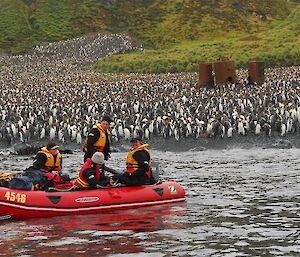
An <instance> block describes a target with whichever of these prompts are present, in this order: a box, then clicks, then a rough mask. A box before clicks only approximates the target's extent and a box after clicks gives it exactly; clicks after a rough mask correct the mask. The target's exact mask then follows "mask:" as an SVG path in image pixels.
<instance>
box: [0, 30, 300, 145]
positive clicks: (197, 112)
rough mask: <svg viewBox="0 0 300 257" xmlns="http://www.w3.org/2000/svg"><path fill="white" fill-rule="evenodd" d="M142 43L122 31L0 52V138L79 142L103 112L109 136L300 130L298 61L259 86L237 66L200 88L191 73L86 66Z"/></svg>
mask: <svg viewBox="0 0 300 257" xmlns="http://www.w3.org/2000/svg"><path fill="white" fill-rule="evenodd" d="M140 50H143V49H142V46H140V45H135V44H134V43H133V42H132V40H131V39H130V38H129V37H128V36H126V35H125V34H97V35H94V36H87V37H81V38H76V39H73V40H68V41H64V42H57V43H41V44H39V45H37V46H36V47H35V48H34V49H33V50H32V52H31V53H30V54H26V55H18V56H10V55H2V56H0V88H1V90H0V94H1V97H0V106H1V112H0V123H1V126H0V141H1V142H2V143H5V144H6V145H11V144H13V143H18V142H25V143H30V142H36V141H41V140H56V141H57V142H61V143H68V142H76V143H78V144H82V141H83V139H84V138H85V137H86V135H87V133H88V131H89V129H90V128H91V127H92V126H93V125H94V124H95V123H96V122H97V121H100V119H101V117H102V116H103V115H109V116H111V117H112V118H113V122H112V124H111V128H110V130H111V134H112V138H113V140H114V141H122V140H128V139H129V138H130V137H136V136H140V137H142V138H144V139H149V138H151V137H163V138H174V139H175V140H182V139H184V138H187V137H194V138H195V139H199V140H201V138H203V137H211V138H215V137H220V138H232V137H237V136H249V135H254V136H255V135H259V134H264V135H265V136H266V137H270V136H272V135H275V134H276V135H281V136H285V135H286V134H290V133H299V131H300V126H299V125H300V67H289V68H278V69H267V70H266V81H265V83H263V84H262V85H259V86H258V85H256V84H250V83H249V82H248V81H247V79H246V78H247V73H246V71H243V70H241V71H238V77H239V81H238V82H237V83H236V84H224V85H221V86H218V87H217V88H214V89H207V88H199V87H198V86H197V83H198V75H197V74H196V73H180V74H161V75H153V74H152V75H151V74H148V75H140V74H101V73H97V72H95V71H93V69H92V65H93V64H94V63H95V62H96V61H97V60H99V59H102V58H105V57H107V56H109V55H112V54H116V53H125V52H129V51H140Z"/></svg>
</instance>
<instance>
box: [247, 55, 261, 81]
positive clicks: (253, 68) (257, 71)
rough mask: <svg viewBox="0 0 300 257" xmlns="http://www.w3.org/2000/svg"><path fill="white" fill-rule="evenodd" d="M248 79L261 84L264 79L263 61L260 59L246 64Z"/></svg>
mask: <svg viewBox="0 0 300 257" xmlns="http://www.w3.org/2000/svg"><path fill="white" fill-rule="evenodd" d="M248 74H249V81H250V82H252V83H254V82H256V83H257V84H259V85H261V84H262V83H264V81H265V63H264V62H262V61H251V62H249V64H248Z"/></svg>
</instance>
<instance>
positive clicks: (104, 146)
mask: <svg viewBox="0 0 300 257" xmlns="http://www.w3.org/2000/svg"><path fill="white" fill-rule="evenodd" d="M111 121H112V120H111V119H110V117H108V116H104V117H103V118H102V120H101V123H98V124H96V125H95V126H93V128H92V129H91V130H90V132H89V133H88V136H87V141H86V145H85V146H84V147H83V150H84V152H85V154H84V162H86V160H87V159H88V158H91V157H92V156H93V154H94V153H95V152H101V153H103V154H104V159H105V160H108V159H109V157H110V131H109V125H110V123H111Z"/></svg>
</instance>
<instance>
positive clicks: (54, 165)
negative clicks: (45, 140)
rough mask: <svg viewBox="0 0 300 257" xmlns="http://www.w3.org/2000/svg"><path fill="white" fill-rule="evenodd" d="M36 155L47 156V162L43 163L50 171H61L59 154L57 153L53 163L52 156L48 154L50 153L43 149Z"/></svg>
mask: <svg viewBox="0 0 300 257" xmlns="http://www.w3.org/2000/svg"><path fill="white" fill-rule="evenodd" d="M38 153H43V154H45V155H46V156H47V161H46V163H45V166H46V167H49V168H50V169H51V170H55V171H60V170H61V154H60V152H58V154H57V155H56V160H55V162H54V156H53V154H51V153H50V151H49V150H48V149H47V148H46V147H43V148H42V149H41V150H40V151H38Z"/></svg>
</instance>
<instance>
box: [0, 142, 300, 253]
mask: <svg viewBox="0 0 300 257" xmlns="http://www.w3.org/2000/svg"><path fill="white" fill-rule="evenodd" d="M125 155H126V153H115V154H114V155H113V159H112V160H111V161H110V162H109V163H108V164H110V165H108V166H117V165H118V166H119V167H120V169H121V168H122V166H123V167H124V162H123V160H124V158H125ZM153 156H154V159H155V160H157V161H159V162H160V163H161V167H162V169H163V171H164V173H163V175H162V177H163V178H165V179H169V180H175V181H177V182H179V183H181V184H182V185H183V187H184V188H185V189H186V193H187V201H186V203H181V204H173V205H165V206H154V207H148V208H141V209H134V210H127V211H118V212H113V213H105V214H97V215H86V216H66V217H55V218H51V219H35V220H27V221H17V222H7V221H2V222H0V231H1V232H0V247H1V252H0V256H23V257H25V256H26V257H27V256H115V257H119V256H122V257H123V256H130V257H131V256H147V257H148V256H151V257H152V256H153V257H156V256H158V257H160V256H300V175H299V171H300V160H299V156H300V150H299V149H258V148H253V149H250V150H245V149H233V150H207V151H202V152H192V151H189V152H185V153H173V152H154V153H153ZM1 158H2V162H1V166H0V169H1V170H15V171H17V170H20V167H22V168H24V167H27V166H29V164H30V163H31V157H13V158H12V157H5V156H2V157H1ZM79 160H80V161H79ZM81 161H82V154H81V153H79V152H78V153H76V154H74V155H68V156H65V170H70V171H71V172H75V171H76V170H78V168H79V167H80V162H81Z"/></svg>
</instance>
